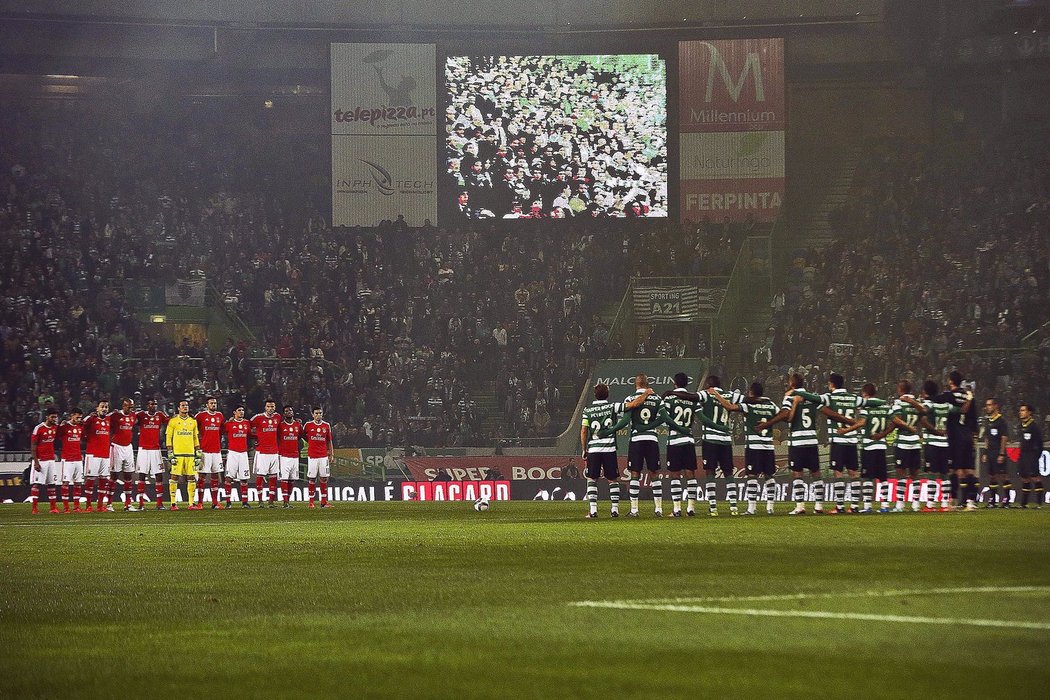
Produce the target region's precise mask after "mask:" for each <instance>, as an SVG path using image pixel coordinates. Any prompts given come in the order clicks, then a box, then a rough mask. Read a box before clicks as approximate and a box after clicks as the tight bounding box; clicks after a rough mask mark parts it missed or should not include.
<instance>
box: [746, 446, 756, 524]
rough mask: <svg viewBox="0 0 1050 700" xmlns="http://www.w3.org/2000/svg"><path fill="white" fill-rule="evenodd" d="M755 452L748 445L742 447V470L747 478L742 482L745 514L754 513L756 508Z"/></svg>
mask: <svg viewBox="0 0 1050 700" xmlns="http://www.w3.org/2000/svg"><path fill="white" fill-rule="evenodd" d="M756 452H758V450H753V449H751V448H750V447H745V448H744V470H745V471H746V472H747V480H746V481H745V482H744V500H745V501H746V502H747V510H746V511H744V513H745V514H746V515H754V514H755V511H756V509H757V508H758V488H759V486H758V464H757V456H756V454H755V453H756Z"/></svg>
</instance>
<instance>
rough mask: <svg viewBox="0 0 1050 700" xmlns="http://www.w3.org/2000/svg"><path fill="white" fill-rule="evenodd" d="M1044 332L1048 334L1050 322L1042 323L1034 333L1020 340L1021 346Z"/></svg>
mask: <svg viewBox="0 0 1050 700" xmlns="http://www.w3.org/2000/svg"><path fill="white" fill-rule="evenodd" d="M1044 332H1050V321H1047V322H1046V323H1044V324H1043V325H1041V326H1039V327H1038V328H1036V329H1035V330H1034V331H1032V332H1031V333H1029V334H1028V335H1026V336H1025V337H1023V338H1021V344H1022V345H1026V344H1027V343H1028V342H1029V341H1031V340H1032V338H1034V337H1035V336H1037V335H1039V334H1040V333H1044Z"/></svg>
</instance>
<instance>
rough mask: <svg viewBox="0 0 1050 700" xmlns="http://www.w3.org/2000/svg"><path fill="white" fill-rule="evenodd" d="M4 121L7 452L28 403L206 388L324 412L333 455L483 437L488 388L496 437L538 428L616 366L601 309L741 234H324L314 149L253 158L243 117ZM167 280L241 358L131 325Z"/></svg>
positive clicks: (45, 114)
mask: <svg viewBox="0 0 1050 700" xmlns="http://www.w3.org/2000/svg"><path fill="white" fill-rule="evenodd" d="M3 118H4V122H5V125H7V128H8V129H9V133H10V134H11V135H12V136H13V138H10V139H5V140H4V142H3V144H2V146H0V148H2V149H3V151H2V156H0V157H2V164H3V168H2V173H0V178H2V180H3V189H4V196H5V201H4V208H3V210H2V211H0V227H2V231H3V236H2V241H0V246H2V247H3V249H2V251H0V252H2V253H3V262H2V263H0V266H2V270H0V274H3V275H4V276H5V279H7V280H9V281H10V283H9V284H7V285H5V290H4V293H3V298H2V299H0V302H2V307H0V335H2V341H3V349H2V353H3V354H2V358H0V360H2V366H3V368H4V369H3V375H2V377H0V382H2V384H0V392H2V393H3V395H4V397H5V401H4V402H3V403H4V410H5V415H3V416H2V422H3V429H2V439H3V441H4V445H5V447H6V448H8V449H24V448H26V447H27V446H28V434H29V431H30V430H31V429H32V427H33V426H34V425H35V424H36V423H38V422H39V420H40V411H41V410H42V407H43V406H44V404H45V403H48V402H52V401H53V403H54V404H55V406H56V407H58V409H59V410H61V411H63V412H64V411H67V410H68V409H69V408H71V407H72V406H74V405H78V406H81V407H82V408H83V409H85V410H88V409H90V408H91V407H92V406H93V404H94V402H95V400H96V399H97V397H99V396H102V397H107V398H109V399H111V400H112V401H113V402H116V401H118V399H119V398H120V397H122V396H128V397H137V398H138V400H139V401H140V402H141V400H142V398H144V396H148V395H152V396H154V397H155V398H157V400H158V403H159V405H160V406H161V407H162V408H165V407H166V408H168V409H171V408H172V405H171V404H172V402H174V401H175V400H177V399H178V398H181V397H191V398H193V399H200V398H203V396H205V395H206V394H209V393H212V394H216V395H218V396H220V397H221V401H222V403H223V404H233V403H238V402H244V403H245V404H246V406H247V407H248V409H249V411H250V412H255V411H256V410H261V406H262V401H263V399H264V397H265V396H266V395H268V394H274V395H279V396H283V397H285V398H286V399H287V400H288V401H289V402H290V403H292V404H293V405H296V406H298V407H301V408H302V409H307V408H308V407H309V406H311V405H314V404H320V405H324V406H326V407H328V412H329V414H330V415H332V416H333V420H334V421H335V424H334V427H333V430H334V434H335V435H334V436H335V439H336V442H337V443H339V444H345V445H352V446H369V445H376V446H389V445H398V444H418V445H423V446H434V445H467V444H481V443H483V442H486V441H488V442H491V441H492V440H493V439H494V438H495V437H497V435H495V434H490V432H491V431H489V432H486V428H485V427H484V425H483V424H482V422H481V421H480V419H479V415H478V409H477V399H478V396H479V392H488V393H489V394H494V395H495V398H496V400H497V402H498V405H499V407H500V409H501V411H502V416H501V423H502V426H503V427H502V428H500V429H499V435H498V437H542V436H548V435H552V434H556V433H558V432H560V431H561V430H562V429H563V428H564V425H565V420H566V419H567V413H568V412H569V411H571V409H572V407H573V405H574V404H575V400H576V395H575V390H576V387H577V386H578V383H579V377H580V376H582V375H584V374H585V373H586V371H587V369H588V366H589V363H591V362H593V361H594V360H595V359H597V358H600V357H605V356H608V355H609V354H610V353H611V354H615V355H619V354H622V348H620V347H619V346H618V342H617V340H616V339H615V338H611V337H610V335H609V328H608V327H607V326H606V325H605V323H604V322H603V321H602V317H601V315H600V314H601V312H602V311H603V310H605V308H606V307H607V306H609V305H613V306H615V305H616V304H618V303H619V299H620V297H621V296H622V294H623V289H624V287H625V285H626V280H627V279H628V278H629V277H630V276H633V275H649V274H657V273H659V272H660V271H666V270H669V269H674V270H675V271H676V273H677V274H723V275H724V274H728V271H729V270H730V269H731V267H732V262H733V259H734V257H735V250H734V246H735V245H736V243H735V241H736V238H737V236H738V235H740V234H743V233H745V232H746V228H747V227H740V228H734V227H730V226H729V225H727V224H726V225H712V224H710V223H707V222H704V223H701V224H697V225H692V226H688V227H683V226H680V225H678V224H673V223H667V222H666V221H663V222H660V221H637V220H630V219H622V220H613V221H609V220H602V222H600V223H599V222H592V223H591V224H586V223H584V224H583V225H579V224H576V225H573V228H572V229H571V231H568V230H566V229H565V228H564V224H560V223H559V222H552V221H540V222H514V223H504V222H495V221H479V222H463V223H461V224H459V225H456V226H453V227H449V228H435V227H432V226H424V227H423V228H409V227H408V226H407V225H405V224H404V222H403V221H401V220H398V221H389V222H383V223H382V224H380V225H379V226H377V227H374V228H370V229H335V230H333V229H331V227H330V226H329V225H328V223H327V221H326V220H325V217H324V216H322V215H321V214H319V213H318V209H319V207H317V206H315V203H314V202H313V201H312V199H311V196H310V194H309V191H308V190H310V189H311V187H310V186H309V184H308V183H315V182H316V181H318V180H319V179H323V177H324V172H323V171H321V170H318V166H317V163H318V161H319V158H318V154H319V153H321V152H323V148H324V144H323V143H321V142H318V143H313V142H310V141H309V140H307V142H306V143H305V144H303V139H302V137H301V136H300V135H295V136H288V135H284V134H281V133H269V134H267V135H266V143H267V144H268V145H267V148H265V149H260V148H258V145H259V144H260V143H261V140H262V132H263V130H264V129H265V125H264V124H258V123H254V122H252V121H251V120H247V119H244V118H243V115H241V114H238V113H235V112H229V111H209V110H208V109H207V108H205V107H200V106H197V107H185V108H182V109H181V110H174V109H166V110H163V114H154V113H149V114H143V115H139V116H129V115H127V114H123V115H121V116H119V118H118V117H117V116H115V115H113V114H110V113H107V112H104V111H92V110H83V111H81V112H78V115H77V120H76V121H75V123H73V122H71V121H70V120H69V119H68V115H66V114H65V113H64V112H63V110H61V109H60V108H55V107H50V106H46V107H24V108H19V109H12V108H8V109H6V110H5V113H4V115H3ZM145 122H149V128H146V126H145ZM140 127H141V128H140ZM161 133H163V134H164V137H163V138H162V137H160V136H158V134H161ZM322 170H323V169H322ZM668 261H669V262H670V263H671V265H668ZM599 271H600V272H599ZM182 278H204V279H206V280H207V283H208V285H209V286H210V287H211V288H213V289H215V290H216V291H217V293H218V297H219V298H220V299H222V301H223V303H224V304H225V305H226V306H227V307H228V308H230V309H231V310H233V311H234V312H236V314H237V315H238V316H239V317H240V318H242V319H244V320H245V321H246V322H247V323H248V324H249V325H250V326H251V327H252V330H253V331H254V333H255V337H256V340H255V343H254V344H252V343H249V342H245V341H238V342H234V341H233V340H228V341H226V342H225V343H224V344H223V347H222V348H221V349H220V350H218V351H213V350H212V349H209V348H208V347H206V345H205V343H204V342H203V339H194V338H179V339H177V340H172V339H170V338H167V339H165V338H164V337H163V336H161V335H160V334H158V333H156V332H155V330H154V329H152V328H150V324H148V323H141V322H139V321H137V320H135V315H134V312H133V309H132V308H130V305H129V304H128V302H127V301H126V300H125V298H124V292H123V286H122V285H123V283H124V282H125V281H126V280H142V281H147V282H150V283H161V284H166V283H171V282H174V281H175V280H176V279H182ZM266 358H270V359H266ZM273 358H276V360H280V362H277V361H273ZM478 368H482V370H483V371H482V372H480V373H479V372H478V371H477V370H478ZM481 379H483V380H485V381H479V380H481ZM559 385H565V386H570V385H571V386H572V387H573V391H572V392H566V391H564V390H562V389H560V388H559ZM568 393H571V394H572V395H567V394H568ZM195 405H196V404H195Z"/></svg>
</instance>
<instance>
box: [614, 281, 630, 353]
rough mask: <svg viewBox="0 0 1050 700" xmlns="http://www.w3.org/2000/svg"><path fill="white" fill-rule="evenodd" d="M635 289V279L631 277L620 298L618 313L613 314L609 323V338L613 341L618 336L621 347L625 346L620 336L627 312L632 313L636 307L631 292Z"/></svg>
mask: <svg viewBox="0 0 1050 700" xmlns="http://www.w3.org/2000/svg"><path fill="white" fill-rule="evenodd" d="M633 290H634V280H633V279H631V280H628V282H627V289H625V290H624V293H623V297H622V298H621V299H620V306H619V307H618V308H617V309H616V315H615V316H613V321H612V323H611V324H610V325H609V340H610V341H612V340H613V339H614V338H616V339H617V342H619V343H620V346H621V347H623V342H622V339H620V338H619V335H620V331H621V330H622V328H623V324H624V322H625V316H626V314H627V313H630V312H631V310H632V309H633V308H634V304H633V301H630V300H631V299H632V297H631V294H632V292H633Z"/></svg>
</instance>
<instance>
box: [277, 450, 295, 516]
mask: <svg viewBox="0 0 1050 700" xmlns="http://www.w3.org/2000/svg"><path fill="white" fill-rule="evenodd" d="M280 461H281V467H280V473H279V474H278V477H279V481H280V485H281V491H282V493H281V496H282V497H283V498H282V500H283V502H284V507H285V508H288V507H289V503H288V498H289V496H290V495H291V491H292V463H293V462H297V461H298V460H296V459H295V458H293V457H284V456H282V457H281V458H280Z"/></svg>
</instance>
